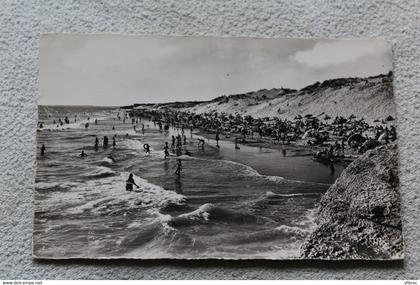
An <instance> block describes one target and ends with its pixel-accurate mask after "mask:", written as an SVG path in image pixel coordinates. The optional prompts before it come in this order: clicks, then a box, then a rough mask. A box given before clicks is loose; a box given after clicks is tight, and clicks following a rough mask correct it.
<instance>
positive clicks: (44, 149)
mask: <svg viewBox="0 0 420 285" xmlns="http://www.w3.org/2000/svg"><path fill="white" fill-rule="evenodd" d="M46 150H47V148H46V147H45V144H42V146H41V156H44V154H45V151H46Z"/></svg>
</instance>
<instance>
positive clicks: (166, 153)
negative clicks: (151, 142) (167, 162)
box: [165, 142, 169, 159]
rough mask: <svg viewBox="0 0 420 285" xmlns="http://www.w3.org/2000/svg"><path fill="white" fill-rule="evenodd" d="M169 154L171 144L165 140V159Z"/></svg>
mask: <svg viewBox="0 0 420 285" xmlns="http://www.w3.org/2000/svg"><path fill="white" fill-rule="evenodd" d="M168 156H169V145H168V142H165V159H166V157H168Z"/></svg>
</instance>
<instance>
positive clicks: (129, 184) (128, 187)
mask: <svg viewBox="0 0 420 285" xmlns="http://www.w3.org/2000/svg"><path fill="white" fill-rule="evenodd" d="M133 185H136V186H137V189H139V188H140V187H139V185H137V184H136V182H135V181H134V178H133V174H132V173H130V175H129V176H128V179H127V181H126V184H125V190H126V191H133Z"/></svg>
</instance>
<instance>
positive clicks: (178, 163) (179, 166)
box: [175, 159, 182, 176]
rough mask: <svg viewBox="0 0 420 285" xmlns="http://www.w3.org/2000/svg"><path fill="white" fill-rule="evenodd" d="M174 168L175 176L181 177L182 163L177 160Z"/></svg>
mask: <svg viewBox="0 0 420 285" xmlns="http://www.w3.org/2000/svg"><path fill="white" fill-rule="evenodd" d="M175 167H176V170H175V174H176V175H178V176H180V175H181V171H182V162H181V160H180V159H178V161H177V163H176V165H175Z"/></svg>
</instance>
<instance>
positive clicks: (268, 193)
mask: <svg viewBox="0 0 420 285" xmlns="http://www.w3.org/2000/svg"><path fill="white" fill-rule="evenodd" d="M265 195H266V196H267V197H269V198H273V197H301V196H319V195H321V194H320V193H286V194H277V193H274V192H272V191H267V192H266V193H265Z"/></svg>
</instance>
